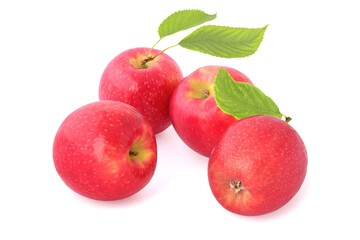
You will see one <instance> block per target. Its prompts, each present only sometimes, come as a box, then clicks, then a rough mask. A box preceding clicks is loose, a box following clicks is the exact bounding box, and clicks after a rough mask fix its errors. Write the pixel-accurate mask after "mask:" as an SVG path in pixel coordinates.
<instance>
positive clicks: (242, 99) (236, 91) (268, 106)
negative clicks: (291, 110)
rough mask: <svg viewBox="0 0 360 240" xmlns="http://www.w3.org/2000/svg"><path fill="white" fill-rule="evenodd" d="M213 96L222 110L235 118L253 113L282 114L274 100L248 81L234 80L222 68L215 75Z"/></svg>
mask: <svg viewBox="0 0 360 240" xmlns="http://www.w3.org/2000/svg"><path fill="white" fill-rule="evenodd" d="M214 98H215V101H216V104H217V105H218V107H219V108H220V109H221V110H222V111H223V112H225V113H227V114H230V115H232V116H234V117H235V118H236V119H241V118H246V117H250V116H255V115H270V116H274V117H278V118H281V117H282V116H283V115H282V114H281V113H280V111H279V108H278V107H277V106H276V104H275V102H274V101H273V100H272V99H271V98H269V97H268V96H266V95H265V94H264V93H263V92H262V91H261V90H260V89H259V88H257V87H255V86H253V85H251V84H249V83H243V82H236V81H235V80H234V79H233V78H232V77H231V75H230V74H229V72H228V71H226V70H225V69H223V68H220V70H219V72H218V73H217V74H216V76H215V82H214Z"/></svg>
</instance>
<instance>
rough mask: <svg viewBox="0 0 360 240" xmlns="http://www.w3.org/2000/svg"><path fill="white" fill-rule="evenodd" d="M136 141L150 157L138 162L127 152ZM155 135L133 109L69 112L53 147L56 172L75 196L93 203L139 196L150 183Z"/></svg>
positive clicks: (113, 105)
mask: <svg viewBox="0 0 360 240" xmlns="http://www.w3.org/2000/svg"><path fill="white" fill-rule="evenodd" d="M135 141H141V142H142V143H143V146H144V148H146V149H148V150H149V151H150V154H149V155H148V157H147V159H143V161H142V162H136V161H132V160H131V159H130V158H129V150H130V147H131V146H132V145H133V143H134V142H135ZM156 150H157V149H156V141H155V135H154V133H153V131H152V129H151V126H150V124H149V123H148V122H147V121H146V120H145V119H144V117H143V116H142V115H141V114H140V113H139V112H138V111H136V109H135V108H133V107H131V106H129V105H127V104H124V103H120V102H115V101H98V102H94V103H90V104H88V105H85V106H83V107H81V108H79V109H77V110H75V111H74V112H72V113H71V114H70V115H69V116H68V117H67V118H66V119H65V120H64V121H63V123H62V124H61V126H60V128H59V130H58V132H57V134H56V137H55V140H54V144H53V159H54V164H55V167H56V170H57V172H58V174H59V175H60V177H61V179H62V180H63V181H64V182H65V184H66V185H67V186H68V187H69V188H71V189H72V190H74V191H75V192H77V193H79V194H81V195H83V196H85V197H89V198H92V199H97V200H116V199H121V198H124V197H128V196H131V195H133V194H134V193H136V192H138V191H140V190H141V189H142V188H143V187H144V186H145V185H146V184H147V183H148V182H149V181H150V179H151V178H152V176H153V174H154V171H155V168H156V160H157V151H156Z"/></svg>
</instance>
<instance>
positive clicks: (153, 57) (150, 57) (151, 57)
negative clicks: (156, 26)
mask: <svg viewBox="0 0 360 240" xmlns="http://www.w3.org/2000/svg"><path fill="white" fill-rule="evenodd" d="M160 40H161V38H160ZM160 40H159V41H160ZM159 41H157V42H159ZM155 45H156V44H155ZM155 45H154V46H155ZM177 45H179V44H175V45H172V46H170V47H167V48H165V49H164V50H162V51H161V52H159V53H158V54H156V55H155V56H147V55H148V54H150V51H151V50H152V48H151V49H150V51H149V52H148V53H147V54H146V58H145V59H144V60H143V61H141V65H142V66H144V65H145V64H146V63H147V62H150V61H152V60H154V59H155V58H156V57H158V56H159V55H160V54H162V53H163V52H165V51H166V50H168V49H170V48H173V47H176V46H177Z"/></svg>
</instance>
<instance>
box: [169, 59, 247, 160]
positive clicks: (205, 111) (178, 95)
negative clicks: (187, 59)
mask: <svg viewBox="0 0 360 240" xmlns="http://www.w3.org/2000/svg"><path fill="white" fill-rule="evenodd" d="M223 68H224V69H226V70H227V71H228V72H229V74H230V75H231V76H232V77H233V79H234V80H235V81H238V82H246V83H249V84H252V82H251V81H250V79H249V78H248V77H247V76H245V75H244V74H243V73H241V72H239V71H238V70H236V69H234V68H230V67H223ZM219 69H220V66H205V67H201V68H199V69H197V70H196V71H194V72H192V73H191V74H190V75H188V76H187V77H186V78H185V79H184V80H183V81H182V82H181V83H180V84H179V85H178V86H177V87H176V89H175V91H174V93H173V95H172V97H171V101H170V117H171V122H172V124H173V127H174V129H175V131H176V132H177V134H178V135H179V136H180V138H181V139H182V140H183V141H184V142H185V143H186V144H187V145H188V146H189V147H190V148H191V149H193V150H194V151H196V152H197V153H199V154H201V155H203V156H206V157H209V156H210V154H211V151H212V150H213V148H214V147H215V145H216V143H217V142H218V140H219V138H220V137H221V135H222V134H223V133H224V132H225V130H226V129H227V128H228V127H229V126H230V125H231V124H233V123H234V122H235V121H237V119H236V118H234V117H233V116H231V115H229V114H226V113H224V112H223V111H222V110H221V109H220V108H219V107H218V106H217V105H216V102H215V99H214V93H213V88H214V86H213V85H214V80H215V75H216V74H217V72H218V71H219Z"/></svg>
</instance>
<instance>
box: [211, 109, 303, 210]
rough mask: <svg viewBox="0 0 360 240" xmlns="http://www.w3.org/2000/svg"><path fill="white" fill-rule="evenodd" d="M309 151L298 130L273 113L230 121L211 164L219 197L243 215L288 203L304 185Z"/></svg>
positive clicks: (214, 189) (227, 206)
mask: <svg viewBox="0 0 360 240" xmlns="http://www.w3.org/2000/svg"><path fill="white" fill-rule="evenodd" d="M306 169H307V153H306V149H305V145H304V143H303V141H302V140H301V138H300V136H299V134H298V133H297V132H296V131H295V130H294V129H293V128H292V127H291V126H290V125H289V124H288V123H286V122H284V121H282V120H281V119H278V118H276V117H272V116H254V117H249V118H245V119H242V120H240V121H238V122H236V123H234V124H233V125H231V126H230V127H229V128H228V129H227V130H226V132H225V133H224V135H223V136H222V137H221V139H220V140H219V142H218V144H217V146H216V147H215V149H214V151H213V153H212V154H211V157H210V160H209V163H208V179H209V184H210V188H211V191H212V193H213V195H214V196H215V198H216V200H217V201H218V202H219V203H220V204H221V205H222V206H223V207H224V208H225V209H227V210H229V211H230V212H233V213H237V214H241V215H261V214H266V213H269V212H272V211H274V210H276V209H278V208H280V207H282V206H283V205H285V204H286V203H287V202H288V201H289V200H290V199H291V198H292V197H294V195H295V194H296V193H297V192H298V190H299V189H300V187H301V185H302V183H303V181H304V178H305V175H306Z"/></svg>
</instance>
